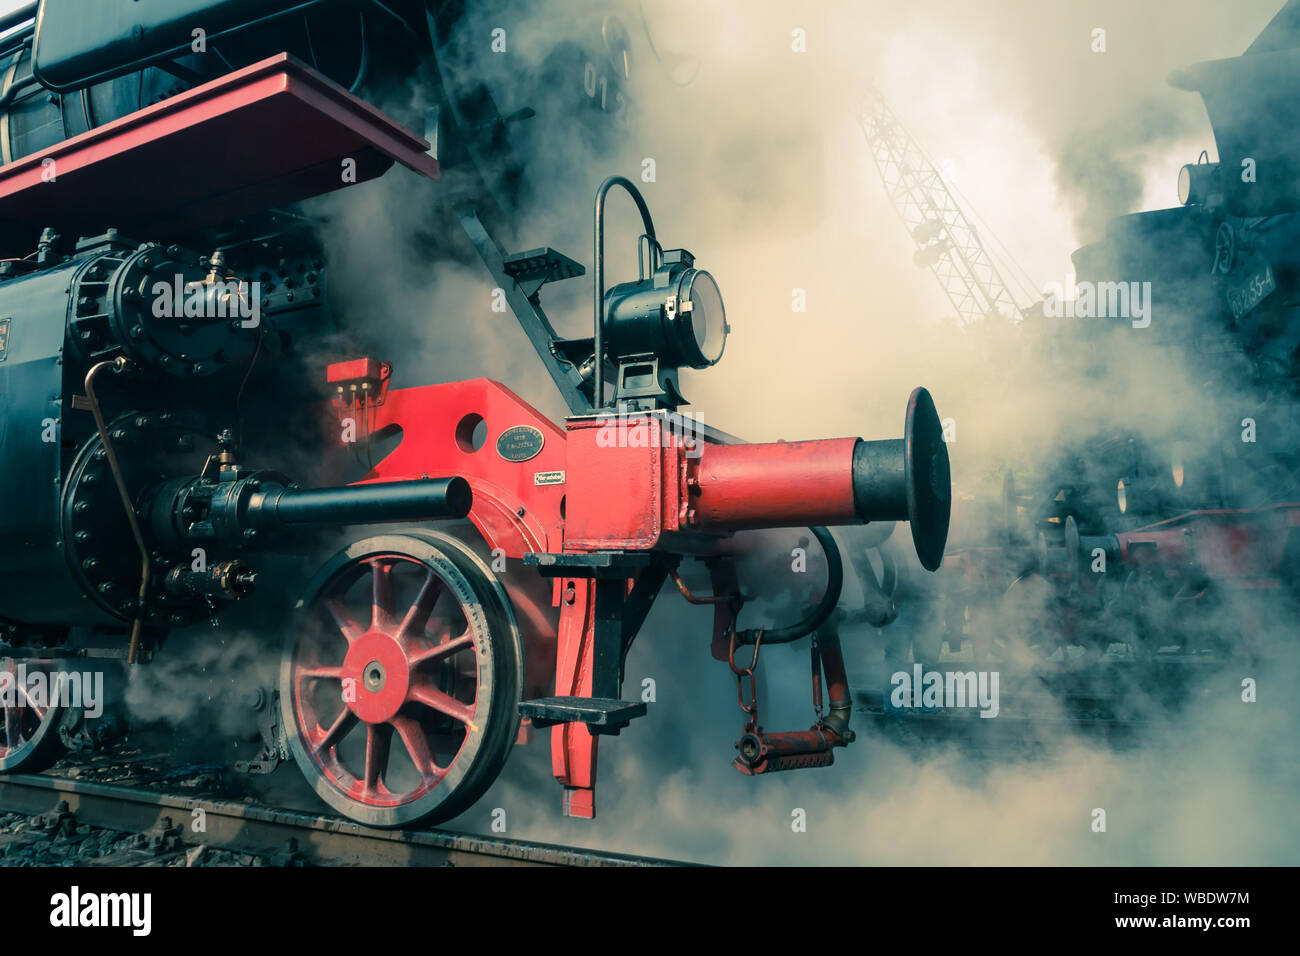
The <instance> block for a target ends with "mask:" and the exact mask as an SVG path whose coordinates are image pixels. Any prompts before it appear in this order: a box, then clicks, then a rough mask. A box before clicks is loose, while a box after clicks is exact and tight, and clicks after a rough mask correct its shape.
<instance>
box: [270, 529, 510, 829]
mask: <svg viewBox="0 0 1300 956" xmlns="http://www.w3.org/2000/svg"><path fill="white" fill-rule="evenodd" d="M301 611H302V619H301V622H300V625H299V626H298V627H297V628H296V629H295V630H294V632H293V633H291V634H290V636H289V639H288V641H287V643H286V646H285V650H284V656H283V658H282V661H281V668H280V700H281V706H282V710H283V716H284V725H285V728H286V732H287V736H288V740H289V746H290V749H291V750H292V752H293V755H294V759H295V760H296V761H297V763H298V766H299V768H300V769H301V770H302V772H303V773H304V775H306V777H307V779H308V781H309V782H310V783H311V784H312V786H313V787H315V789H316V792H317V793H319V794H320V795H321V797H322V798H323V799H324V800H325V801H326V802H327V803H329V804H330V806H332V807H334V808H335V809H336V810H338V811H339V812H341V813H343V814H344V815H346V816H348V817H350V818H351V819H353V820H356V821H358V822H360V823H364V824H367V825H369V826H374V827H399V826H408V825H411V824H414V823H416V822H419V821H425V822H440V821H443V820H447V819H450V818H451V817H453V816H455V815H456V814H458V813H460V812H462V811H463V810H465V809H466V808H467V807H468V806H469V805H470V804H472V803H473V802H474V801H475V800H477V799H478V798H479V797H480V796H481V795H482V794H483V792H484V791H485V790H486V789H487V788H488V786H490V785H491V783H492V781H493V780H495V779H496V776H497V774H498V773H500V771H501V768H502V767H503V766H504V765H505V761H506V758H507V757H508V756H509V754H510V748H511V747H512V746H513V744H514V741H515V737H516V734H517V733H518V728H519V714H518V707H517V705H518V702H519V699H520V695H521V694H522V692H523V673H524V667H523V649H522V643H521V641H520V636H519V628H518V626H517V624H516V622H515V619H514V615H513V612H512V611H511V609H510V604H509V601H508V599H507V598H506V595H505V591H504V590H503V588H502V587H501V585H500V584H499V583H498V582H497V580H496V579H495V577H494V576H493V575H492V573H491V571H490V570H489V569H488V567H487V566H486V565H485V564H484V563H483V562H482V561H480V560H479V558H478V557H476V556H475V555H474V553H473V552H472V551H470V550H469V549H468V548H467V547H465V545H463V544H462V543H460V542H459V541H457V540H456V539H454V538H450V537H447V536H445V535H441V534H436V533H433V532H423V531H421V532H410V533H403V534H390V535H381V536H378V537H374V538H367V539H366V540H364V541H358V542H356V543H355V544H353V545H351V546H350V547H348V548H346V549H344V550H343V551H341V552H339V553H338V554H336V555H335V556H334V557H333V558H332V559H331V560H330V561H328V562H327V563H326V565H325V567H324V568H322V569H321V571H320V573H319V574H318V575H317V576H316V578H315V580H314V581H313V582H312V584H311V586H310V587H309V589H308V594H307V597H306V598H305V599H304V601H303V602H302V607H301Z"/></svg>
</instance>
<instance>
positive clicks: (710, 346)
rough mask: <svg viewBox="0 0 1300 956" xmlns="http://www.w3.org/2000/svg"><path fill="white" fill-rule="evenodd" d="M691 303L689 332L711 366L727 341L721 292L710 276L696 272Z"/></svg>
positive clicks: (725, 318) (689, 294)
mask: <svg viewBox="0 0 1300 956" xmlns="http://www.w3.org/2000/svg"><path fill="white" fill-rule="evenodd" d="M688 296H689V299H690V303H691V313H690V315H691V331H692V332H693V333H694V335H695V344H696V346H697V347H698V348H699V350H700V355H701V356H702V357H703V358H704V361H705V362H707V363H708V364H709V365H712V364H713V363H715V362H716V361H718V359H720V358H722V350H723V348H724V347H725V346H726V342H727V313H726V311H725V309H724V307H723V305H722V293H721V292H720V291H718V284H717V283H716V282H714V281H713V276H711V275H709V274H708V273H707V272H697V273H696V274H695V278H694V279H692V280H691V288H690V290H689V293H688Z"/></svg>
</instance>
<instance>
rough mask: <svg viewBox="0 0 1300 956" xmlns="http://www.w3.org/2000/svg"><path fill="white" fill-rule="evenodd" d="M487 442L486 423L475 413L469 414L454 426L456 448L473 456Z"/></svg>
mask: <svg viewBox="0 0 1300 956" xmlns="http://www.w3.org/2000/svg"><path fill="white" fill-rule="evenodd" d="M486 441H487V422H486V421H484V420H483V416H482V415H479V414H478V413H477V412H470V413H469V414H468V415H466V416H465V417H464V418H462V419H461V420H460V422H459V423H458V424H457V425H456V447H458V448H459V449H460V450H461V451H463V452H465V453H466V454H473V453H474V452H476V451H478V450H479V449H480V448H482V447H483V444H484V443H485V442H486Z"/></svg>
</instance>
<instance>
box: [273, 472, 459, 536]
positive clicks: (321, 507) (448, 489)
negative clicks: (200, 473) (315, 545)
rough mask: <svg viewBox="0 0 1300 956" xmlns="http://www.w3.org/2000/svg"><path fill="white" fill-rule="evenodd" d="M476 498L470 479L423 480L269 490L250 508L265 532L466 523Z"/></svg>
mask: <svg viewBox="0 0 1300 956" xmlns="http://www.w3.org/2000/svg"><path fill="white" fill-rule="evenodd" d="M473 502H474V495H473V493H472V492H471V491H470V487H469V482H468V481H466V480H465V479H464V478H459V477H452V478H423V479H419V480H416V481H386V482H377V483H375V484H363V485H343V486H340V487H336V488H304V489H295V488H284V487H278V486H277V487H270V488H265V489H264V492H263V494H262V495H261V496H260V498H254V499H253V500H252V501H251V502H250V503H249V516H250V518H252V520H253V521H254V522H255V523H256V524H257V525H258V526H259V527H262V528H266V529H272V530H273V529H276V528H281V527H287V526H302V525H336V524H378V523H381V522H388V521H423V520H429V519H434V518H463V517H465V516H466V515H467V514H469V509H470V506H471V505H472V504H473Z"/></svg>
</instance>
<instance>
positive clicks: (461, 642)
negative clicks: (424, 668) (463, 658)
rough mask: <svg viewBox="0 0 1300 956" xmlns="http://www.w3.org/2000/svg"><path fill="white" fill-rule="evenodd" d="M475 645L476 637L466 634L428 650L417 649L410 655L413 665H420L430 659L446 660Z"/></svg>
mask: <svg viewBox="0 0 1300 956" xmlns="http://www.w3.org/2000/svg"><path fill="white" fill-rule="evenodd" d="M473 647H474V638H472V637H470V636H469V635H468V634H466V635H463V636H461V637H458V638H456V639H455V640H447V641H445V642H444V643H442V644H436V645H434V646H433V647H431V648H429V649H428V650H424V651H417V652H416V653H414V654H412V655H411V657H410V660H411V666H412V667H419V666H420V665H421V664H427V663H429V662H430V661H441V660H445V659H446V658H448V657H450V656H451V655H453V654H458V653H460V652H461V651H463V650H467V649H471V648H473Z"/></svg>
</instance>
